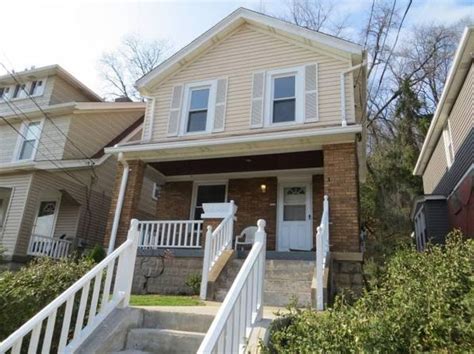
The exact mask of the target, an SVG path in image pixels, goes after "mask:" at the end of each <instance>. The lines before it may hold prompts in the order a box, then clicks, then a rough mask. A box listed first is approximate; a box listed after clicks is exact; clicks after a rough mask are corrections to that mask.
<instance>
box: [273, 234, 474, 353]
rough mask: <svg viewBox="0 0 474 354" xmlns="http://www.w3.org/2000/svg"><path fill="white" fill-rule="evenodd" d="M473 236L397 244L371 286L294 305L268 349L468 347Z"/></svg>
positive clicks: (473, 334)
mask: <svg viewBox="0 0 474 354" xmlns="http://www.w3.org/2000/svg"><path fill="white" fill-rule="evenodd" d="M473 265H474V242H473V240H466V241H462V238H461V235H460V234H459V232H454V233H452V234H450V235H449V236H448V239H447V243H446V246H430V247H429V249H428V251H426V252H423V253H418V252H416V251H415V250H414V249H412V248H404V249H401V250H399V251H397V252H396V253H395V254H394V255H393V256H392V257H391V258H390V260H389V261H388V262H387V265H386V269H385V271H384V274H383V275H382V276H381V279H380V280H379V281H378V282H374V283H373V284H372V289H371V290H370V291H366V292H365V294H364V295H363V296H362V298H360V299H359V300H358V301H357V302H355V303H354V304H353V305H352V306H351V305H349V304H347V302H345V301H344V299H343V298H338V299H336V302H335V305H334V306H333V308H332V309H330V310H328V311H326V312H325V313H316V312H314V311H312V310H299V309H294V308H293V309H291V311H290V313H288V314H285V315H282V316H281V317H280V318H279V319H278V320H277V321H275V322H274V323H273V325H272V330H271V335H270V343H269V345H268V347H266V348H265V350H266V351H269V352H278V353H280V352H283V353H298V352H299V353H305V352H313V351H315V348H317V350H318V351H321V352H418V351H449V352H451V351H455V352H458V351H470V350H471V349H472V346H473V344H474V327H473V324H472V315H473V307H474V306H473V304H474V292H473V289H472V284H473V280H474V279H473Z"/></svg>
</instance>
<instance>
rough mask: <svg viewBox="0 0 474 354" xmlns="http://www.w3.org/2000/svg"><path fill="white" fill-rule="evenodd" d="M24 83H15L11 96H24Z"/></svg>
mask: <svg viewBox="0 0 474 354" xmlns="http://www.w3.org/2000/svg"><path fill="white" fill-rule="evenodd" d="M25 87H26V85H25V84H17V85H16V86H15V90H14V91H13V96H12V98H20V97H24V92H25V91H24V90H25Z"/></svg>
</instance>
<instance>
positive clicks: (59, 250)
mask: <svg viewBox="0 0 474 354" xmlns="http://www.w3.org/2000/svg"><path fill="white" fill-rule="evenodd" d="M71 246H72V242H71V241H68V240H61V239H59V238H54V237H49V236H43V235H35V234H32V235H31V238H30V244H29V245H28V252H27V254H29V255H30V256H39V257H51V258H55V259H59V258H63V257H67V256H68V255H69V251H70V249H71Z"/></svg>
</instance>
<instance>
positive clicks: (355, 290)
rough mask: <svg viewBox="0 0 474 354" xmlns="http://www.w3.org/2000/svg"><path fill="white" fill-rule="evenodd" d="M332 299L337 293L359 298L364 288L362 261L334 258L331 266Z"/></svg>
mask: <svg viewBox="0 0 474 354" xmlns="http://www.w3.org/2000/svg"><path fill="white" fill-rule="evenodd" d="M330 277H331V286H330V289H331V290H330V292H331V295H332V296H331V300H333V299H334V296H335V295H337V294H346V295H347V296H348V297H349V298H358V297H359V296H360V295H361V294H362V291H363V289H364V280H363V278H362V262H361V261H352V260H333V261H332V267H331V276H330Z"/></svg>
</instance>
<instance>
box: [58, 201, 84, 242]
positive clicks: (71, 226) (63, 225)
mask: <svg viewBox="0 0 474 354" xmlns="http://www.w3.org/2000/svg"><path fill="white" fill-rule="evenodd" d="M65 199H67V198H65V196H63V197H62V198H61V204H60V206H59V212H58V219H57V220H56V228H55V230H54V237H61V236H62V235H66V237H67V238H68V239H69V238H71V237H75V236H76V232H77V224H78V220H79V214H80V211H81V206H80V205H78V204H77V203H73V202H71V201H69V200H65Z"/></svg>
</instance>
